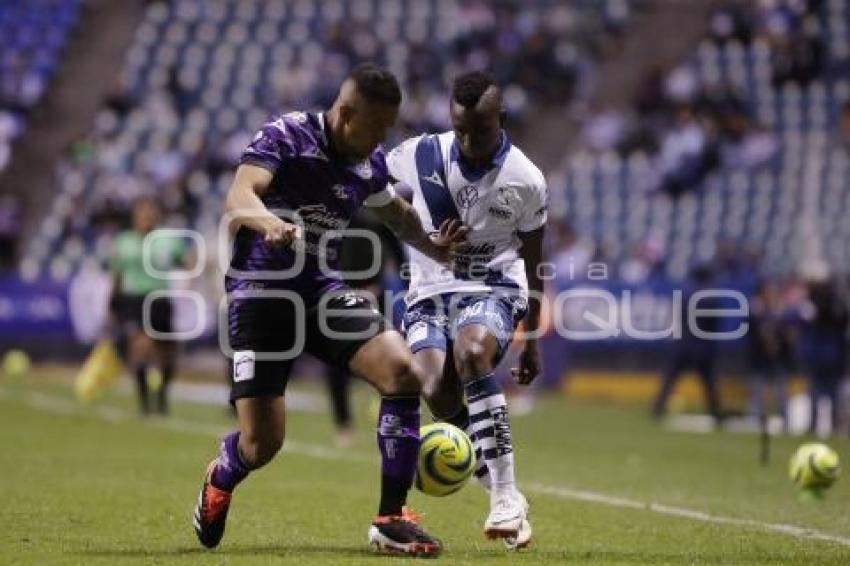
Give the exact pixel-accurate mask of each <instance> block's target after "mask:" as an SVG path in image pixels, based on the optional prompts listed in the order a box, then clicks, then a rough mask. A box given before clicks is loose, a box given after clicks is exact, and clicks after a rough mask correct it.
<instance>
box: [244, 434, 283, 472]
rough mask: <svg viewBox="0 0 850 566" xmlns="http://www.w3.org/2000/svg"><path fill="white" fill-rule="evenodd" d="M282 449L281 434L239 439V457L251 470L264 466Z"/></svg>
mask: <svg viewBox="0 0 850 566" xmlns="http://www.w3.org/2000/svg"><path fill="white" fill-rule="evenodd" d="M282 447H283V433H282V432H281V433H279V434H278V433H263V434H249V435H244V434H243V435H242V436H241V437H240V439H239V455H240V456H242V458H243V459H244V460H245V464H247V465H248V466H249V467H250V468H251V469H256V468H260V467H262V466H265V465H266V464H268V463H269V462H271V460H272V459H273V458H274V457H275V455H276V454H277V453H278V452H280V449H281V448H282Z"/></svg>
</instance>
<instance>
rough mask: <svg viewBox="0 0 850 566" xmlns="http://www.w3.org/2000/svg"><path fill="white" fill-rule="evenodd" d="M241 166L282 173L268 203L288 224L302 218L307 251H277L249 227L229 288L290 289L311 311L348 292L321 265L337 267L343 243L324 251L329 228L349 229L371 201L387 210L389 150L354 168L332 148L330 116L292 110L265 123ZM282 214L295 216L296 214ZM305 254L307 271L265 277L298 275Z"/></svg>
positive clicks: (238, 245)
mask: <svg viewBox="0 0 850 566" xmlns="http://www.w3.org/2000/svg"><path fill="white" fill-rule="evenodd" d="M240 162H241V163H246V164H251V165H256V166H259V167H263V168H264V169H268V170H269V171H270V172H271V173H272V174H273V175H274V177H273V179H272V182H271V185H270V186H269V189H268V190H267V191H266V192H265V193H264V194H263V196H262V201H263V203H264V204H265V205H266V207H267V208H268V209H269V210H272V211H273V212H277V213H278V215H279V216H280V217H281V218H283V219H284V220H286V221H289V222H291V221H292V216H291V213H292V212H294V213H297V214H298V215H299V216H300V218H301V220H302V222H303V224H304V242H303V252H299V251H295V250H293V249H291V248H272V247H271V246H269V245H267V244H266V243H265V242H264V241H263V236H262V235H261V234H259V233H257V232H255V231H253V230H250V229H248V228H245V227H241V228H240V229H239V231H238V232H237V234H236V238H235V242H234V249H233V258H232V260H231V263H230V268H231V270H230V272H229V273H228V277H227V278H226V287H227V290H228V291H233V290H237V289H249V288H257V287H261V288H273V289H288V290H293V291H296V292H298V293H300V294H301V296H302V297H303V298H304V300H305V302H306V304H307V305H308V306H309V305H311V304H314V303H315V302H316V301H317V300H318V298H319V297H320V296H321V295H322V294H323V293H325V292H327V291H329V290H333V289H337V288H340V287H341V286H342V283H341V281H340V278H339V277H338V276H337V275H336V274H334V273H333V272H328V271H327V270H322V269H321V268H320V265H321V264H320V262H319V259H320V258H319V256H320V255H323V256H324V257H325V259H326V263H327V265H328V266H330V267H331V268H332V269H336V265H337V263H338V257H337V256H338V254H339V243H340V238H339V237H336V238H331V239H330V240H328V241H327V244H326V245H323V246H321V247H320V246H319V243H320V239H321V237H322V235H323V234H324V233H325V232H327V231H329V230H342V229H344V228H345V227H346V226H347V225H348V223H349V221H350V220H351V217H352V215H353V214H354V213H355V212H356V211H357V210H358V209H359V208H360V207H361V206H362V205H363V204H364V202H365V203H366V204H367V205H378V206H380V205H382V204H384V203H386V202H387V201H388V200H389V199H390V197H391V194H390V193H389V192H388V191H387V181H388V174H387V164H386V161H385V159H384V150H383V148H381V147H378V148H377V149H376V150H375V151H373V152H372V154H371V155H370V156H369V157H368V159H364V160H363V161H360V162H351V161H350V160H347V159H346V158H344V157H342V156H340V155H338V154H335V153H334V151H333V149H332V148H331V147H330V145H329V143H328V137H327V126H326V124H325V116H324V115H323V114H314V113H308V112H292V113H289V114H284V115H283V116H280V117H279V118H277V119H276V120H274V121H272V122H269V123H267V124H266V125H264V126H263V127H262V129H260V131H259V132H257V134H256V135H255V136H254V140H253V141H252V142H251V143H250V145H249V146H248V148H247V149H246V150H245V152H244V153H243V154H242V159H241V161H240ZM367 199H368V202H367ZM281 210H286V211H290V216H287V215H286V214H284V213H280V212H279V211H281ZM299 245H300V244H299ZM304 252H306V253H304ZM298 253H303V255H304V267H303V269H300V270H298V272H296V273H292V274H291V275H290V276H288V277H286V278H285V279H280V278H279V276H278V278H274V279H273V278H272V277H274V275H273V276H272V277H269V276H268V274H263V273H259V272H278V273H279V272H281V271H286V270H289V269H291V268H292V266H293V265H295V264H296V254H298ZM236 270H238V271H240V272H241V273H238V272H237V271H236ZM323 271H324V272H323Z"/></svg>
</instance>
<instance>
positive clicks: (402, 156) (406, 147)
mask: <svg viewBox="0 0 850 566" xmlns="http://www.w3.org/2000/svg"><path fill="white" fill-rule="evenodd" d="M419 139H420V138H409V139H406V140H404V141H403V142H401V143H400V144H398V145H397V146H396V147H394V148H393V150H392V151H391V152H389V153H388V154H387V169H388V170H389V173H390V177H391V178H392V179H393V180H395V181H403V182H405V183H407V184H408V185H410V184H412V182H413V181H412V180H411V179H410V177H411V176H412V175H413V176H415V163H414V161H415V159H414V158H415V153H416V144H417V142H418V141H419Z"/></svg>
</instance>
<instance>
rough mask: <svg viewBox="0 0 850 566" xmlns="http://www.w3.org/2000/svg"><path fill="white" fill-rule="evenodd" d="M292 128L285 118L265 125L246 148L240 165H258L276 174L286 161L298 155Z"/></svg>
mask: <svg viewBox="0 0 850 566" xmlns="http://www.w3.org/2000/svg"><path fill="white" fill-rule="evenodd" d="M291 127H292V126H290V125H288V124H287V123H286V122H285V121H284V119H283V117H280V118H278V119H277V120H275V121H274V122H268V123H267V124H265V125H264V126H263V127H262V128H260V130H259V131H258V132H257V133H256V134H255V135H254V139H252V140H251V143H250V144H248V147H247V148H245V151H244V152H243V153H242V158H241V159H240V160H239V163H240V164H243V163H244V164H249V165H256V166H258V167H262V168H263V169H268V170H269V171H271V172H272V173H276V172H277V170H278V168H279V167H280V166H281V164H282V163H283V162H284V161H286V160H287V159H291V158H292V157H294V156H295V155H297V153H298V152H297V150H296V148H295V139H294V133H293V132H291V131H290V128H291Z"/></svg>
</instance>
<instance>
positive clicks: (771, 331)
mask: <svg viewBox="0 0 850 566" xmlns="http://www.w3.org/2000/svg"><path fill="white" fill-rule="evenodd" d="M788 323H789V319H788V316H787V311H786V309H785V306H784V305H783V303H782V298H781V295H780V291H779V287H778V286H777V285H776V284H775V283H772V282H765V283H762V285H761V286H760V287H759V289H758V293H757V295H756V296H755V297H754V298H753V300H752V301H751V302H750V318H749V328H750V329H749V332H748V333H747V350H748V360H749V370H750V376H751V388H750V389H751V390H750V412H751V414H753V415H755V416H758V417H763V416H766V415H767V407H766V399H765V393H766V391H765V390H766V389H767V388H772V389H773V392H774V397H773V401H774V407H775V408H776V410H777V412H778V413H779V416H780V417H781V418H782V427H783V430H784V431H787V430H788V375H789V373H790V372H791V370H792V368H793V343H792V341H791V335H790V333H789V329H788Z"/></svg>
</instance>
